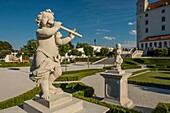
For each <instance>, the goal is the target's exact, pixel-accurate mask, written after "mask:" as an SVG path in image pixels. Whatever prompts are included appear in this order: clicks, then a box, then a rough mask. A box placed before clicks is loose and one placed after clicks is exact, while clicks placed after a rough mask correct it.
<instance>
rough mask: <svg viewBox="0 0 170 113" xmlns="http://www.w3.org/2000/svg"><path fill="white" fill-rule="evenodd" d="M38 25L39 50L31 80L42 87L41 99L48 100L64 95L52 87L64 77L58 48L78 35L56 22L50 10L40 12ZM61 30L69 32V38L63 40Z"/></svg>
mask: <svg viewBox="0 0 170 113" xmlns="http://www.w3.org/2000/svg"><path fill="white" fill-rule="evenodd" d="M36 23H37V24H38V29H37V31H36V37H37V42H38V48H37V50H36V53H35V55H34V59H33V64H32V66H31V68H30V71H31V74H30V78H31V79H32V80H34V81H35V82H37V84H38V85H40V86H41V90H42V95H41V97H42V98H44V99H46V100H48V99H50V98H51V95H52V94H58V93H62V90H61V89H60V88H55V87H54V86H53V85H52V83H53V82H54V80H56V79H57V78H58V77H59V76H61V75H62V70H61V65H60V62H59V50H58V46H59V45H65V44H67V43H69V42H70V41H71V40H72V39H73V38H74V36H75V35H77V34H78V33H76V32H75V30H69V29H67V28H64V27H63V26H61V24H62V23H61V22H56V21H55V20H54V13H53V12H52V11H51V10H50V9H47V10H46V11H43V12H40V14H39V15H38V17H37V19H36ZM59 29H64V30H66V31H69V32H70V33H69V35H68V37H65V38H62V39H61V37H62V35H61V33H60V32H59V31H58V30H59ZM78 35H79V34H78Z"/></svg>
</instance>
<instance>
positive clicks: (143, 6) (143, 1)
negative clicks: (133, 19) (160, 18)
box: [136, 0, 149, 14]
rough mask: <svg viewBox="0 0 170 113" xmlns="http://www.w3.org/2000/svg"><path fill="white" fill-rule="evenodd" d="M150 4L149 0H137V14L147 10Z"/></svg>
mask: <svg viewBox="0 0 170 113" xmlns="http://www.w3.org/2000/svg"><path fill="white" fill-rule="evenodd" d="M148 4H149V2H148V0H137V4H136V6H137V14H140V13H143V12H145V11H146V10H147V7H148Z"/></svg>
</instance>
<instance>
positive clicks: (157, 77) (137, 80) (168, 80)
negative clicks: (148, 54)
mask: <svg viewBox="0 0 170 113" xmlns="http://www.w3.org/2000/svg"><path fill="white" fill-rule="evenodd" d="M128 83H130V84H137V85H143V86H151V87H157V88H165V89H170V71H151V72H148V73H145V74H141V75H139V76H134V77H131V78H129V79H128Z"/></svg>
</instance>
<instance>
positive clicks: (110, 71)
mask: <svg viewBox="0 0 170 113" xmlns="http://www.w3.org/2000/svg"><path fill="white" fill-rule="evenodd" d="M106 73H115V74H118V75H122V74H124V73H125V70H121V71H118V70H108V71H107V72H106Z"/></svg>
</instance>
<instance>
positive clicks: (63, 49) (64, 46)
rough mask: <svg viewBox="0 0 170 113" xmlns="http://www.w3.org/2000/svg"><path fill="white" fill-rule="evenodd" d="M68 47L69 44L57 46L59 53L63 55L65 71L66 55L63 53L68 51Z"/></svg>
mask: <svg viewBox="0 0 170 113" xmlns="http://www.w3.org/2000/svg"><path fill="white" fill-rule="evenodd" d="M69 49H70V45H69V44H66V45H62V46H59V53H60V55H61V56H64V57H65V59H64V63H65V71H67V65H66V55H65V54H66V53H67V52H68V51H69Z"/></svg>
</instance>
